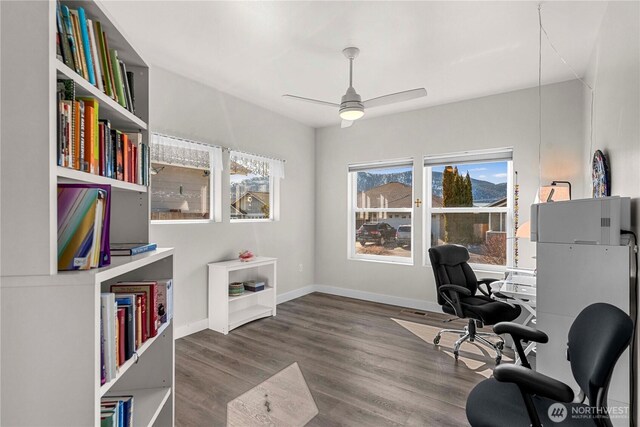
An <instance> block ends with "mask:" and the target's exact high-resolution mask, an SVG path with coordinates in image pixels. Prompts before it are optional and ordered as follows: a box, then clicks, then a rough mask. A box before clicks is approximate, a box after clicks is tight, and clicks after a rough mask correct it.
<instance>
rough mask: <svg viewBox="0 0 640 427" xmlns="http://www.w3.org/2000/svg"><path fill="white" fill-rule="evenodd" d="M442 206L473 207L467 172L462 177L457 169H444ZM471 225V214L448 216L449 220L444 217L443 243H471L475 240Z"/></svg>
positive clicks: (471, 190) (472, 219) (448, 167)
mask: <svg viewBox="0 0 640 427" xmlns="http://www.w3.org/2000/svg"><path fill="white" fill-rule="evenodd" d="M442 206H444V207H471V206H473V188H472V183H471V176H470V175H469V172H468V171H467V174H466V176H464V177H463V176H462V175H460V173H459V171H458V168H457V167H452V166H447V167H445V169H444V172H443V176H442ZM454 218H455V220H454ZM473 224H474V218H473V214H455V216H453V215H450V218H448V216H447V215H444V239H445V241H446V242H451V243H458V244H463V245H466V244H470V243H473V242H474V240H475V236H474V233H473Z"/></svg>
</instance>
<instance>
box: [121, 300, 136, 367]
mask: <svg viewBox="0 0 640 427" xmlns="http://www.w3.org/2000/svg"><path fill="white" fill-rule="evenodd" d="M116 303H117V304H118V307H119V308H120V307H122V308H124V310H125V313H124V314H125V319H124V320H125V331H124V353H125V360H129V359H130V358H131V357H132V356H133V353H135V351H136V349H137V347H136V313H135V311H136V296H135V295H134V294H131V295H121V294H118V295H116Z"/></svg>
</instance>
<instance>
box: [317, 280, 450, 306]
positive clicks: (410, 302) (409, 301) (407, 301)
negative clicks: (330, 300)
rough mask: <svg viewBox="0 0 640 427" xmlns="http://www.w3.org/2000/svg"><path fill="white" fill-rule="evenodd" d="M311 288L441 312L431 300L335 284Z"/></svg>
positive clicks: (339, 294) (382, 302) (366, 299)
mask: <svg viewBox="0 0 640 427" xmlns="http://www.w3.org/2000/svg"><path fill="white" fill-rule="evenodd" d="M313 288H314V290H315V292H321V293H324V294H330V295H338V296H342V297H348V298H355V299H361V300H365V301H371V302H379V303H381V304H389V305H397V306H399V307H406V308H413V309H415V310H423V311H432V312H436V313H442V307H440V305H438V304H437V303H435V302H432V301H425V300H417V299H413V298H403V297H396V296H392V295H384V294H376V293H373V292H365V291H358V290H355V289H348V288H339V287H336V286H327V285H313Z"/></svg>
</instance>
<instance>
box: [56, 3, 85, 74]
mask: <svg viewBox="0 0 640 427" xmlns="http://www.w3.org/2000/svg"><path fill="white" fill-rule="evenodd" d="M60 12H61V13H62V23H63V27H64V30H65V33H66V35H67V41H68V43H69V48H70V50H71V58H72V59H73V66H71V65H69V64H67V65H69V66H70V67H71V68H72V69H73V70H74V71H75V72H76V73H78V74H82V69H81V68H80V57H79V54H78V46H77V44H76V39H75V37H74V36H73V33H74V31H73V22H72V20H71V13H70V11H69V8H68V7H67V6H65V5H61V6H60Z"/></svg>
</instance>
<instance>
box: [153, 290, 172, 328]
mask: <svg viewBox="0 0 640 427" xmlns="http://www.w3.org/2000/svg"><path fill="white" fill-rule="evenodd" d="M157 284H158V316H159V317H160V324H164V323H167V322H170V321H171V319H172V318H173V280H172V279H160V280H158V281H157Z"/></svg>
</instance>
